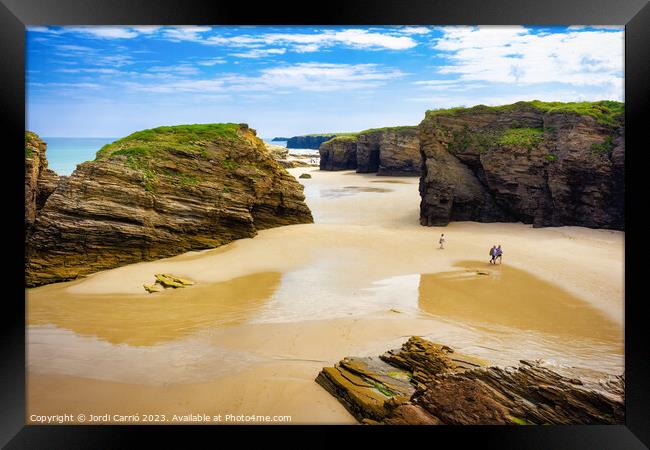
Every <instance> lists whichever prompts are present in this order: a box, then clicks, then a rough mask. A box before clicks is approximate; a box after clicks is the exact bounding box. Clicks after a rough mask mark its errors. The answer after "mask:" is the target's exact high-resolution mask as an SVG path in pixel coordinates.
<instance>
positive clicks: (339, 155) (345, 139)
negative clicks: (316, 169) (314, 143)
mask: <svg viewBox="0 0 650 450" xmlns="http://www.w3.org/2000/svg"><path fill="white" fill-rule="evenodd" d="M319 153H320V170H351V169H356V168H357V137H356V136H354V135H352V136H338V137H335V138H333V139H330V140H328V141H325V142H323V143H322V144H321V145H320V149H319Z"/></svg>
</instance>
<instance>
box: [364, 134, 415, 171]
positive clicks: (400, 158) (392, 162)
mask: <svg viewBox="0 0 650 450" xmlns="http://www.w3.org/2000/svg"><path fill="white" fill-rule="evenodd" d="M421 164H422V162H421V156H420V141H419V135H418V127H415V126H413V127H388V128H380V129H370V130H366V131H362V132H361V133H359V135H358V137H357V172H359V173H371V172H377V175H394V176H395V175H420V166H421Z"/></svg>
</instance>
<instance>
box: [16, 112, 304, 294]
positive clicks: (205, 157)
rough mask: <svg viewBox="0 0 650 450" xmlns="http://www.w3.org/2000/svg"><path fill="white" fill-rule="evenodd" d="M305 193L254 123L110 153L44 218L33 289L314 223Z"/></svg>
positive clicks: (75, 179) (154, 136) (113, 147)
mask: <svg viewBox="0 0 650 450" xmlns="http://www.w3.org/2000/svg"><path fill="white" fill-rule="evenodd" d="M312 221H313V219H312V216H311V212H310V211H309V208H308V207H307V205H306V204H305V203H304V195H303V193H302V186H301V185H300V184H299V183H298V182H297V181H296V180H295V178H294V177H292V176H291V175H290V174H289V173H287V172H286V170H285V169H284V168H282V167H281V166H280V165H279V164H278V163H277V162H276V161H274V159H273V157H272V156H271V154H270V153H269V152H268V151H267V150H266V148H265V146H264V143H263V142H262V141H261V140H260V139H258V138H257V137H256V134H255V130H252V129H250V128H249V127H248V126H247V125H246V124H239V125H237V124H208V125H184V126H173V127H160V128H155V129H151V130H143V131H139V132H136V133H133V134H131V135H129V136H127V137H125V138H123V139H120V140H117V141H115V142H113V143H111V144H108V145H106V146H104V147H103V148H102V149H101V150H100V151H98V152H97V157H96V159H95V160H94V161H91V162H86V163H83V164H80V165H79V166H78V167H77V169H76V170H75V171H74V173H73V174H72V175H70V176H69V177H67V178H66V179H63V180H62V181H61V182H60V183H59V184H58V186H57V187H56V189H55V190H54V192H53V193H52V194H51V195H50V197H49V199H48V201H47V203H46V204H45V207H43V209H42V210H41V211H40V213H39V214H37V216H36V220H35V222H34V227H33V228H34V231H33V233H32V235H31V236H30V238H29V240H28V242H27V263H26V284H27V285H28V286H36V285H40V284H46V283H51V282H57V281H64V280H69V279H73V278H77V277H79V276H83V275H86V274H90V273H92V272H96V271H98V270H102V269H108V268H112V267H117V266H121V265H125V264H130V263H134V262H138V261H146V260H153V259H158V258H163V257H168V256H173V255H177V254H179V253H183V252H186V251H189V250H200V249H206V248H212V247H217V246H220V245H223V244H225V243H228V242H230V241H232V240H234V239H239V238H245V237H252V236H254V235H255V234H256V232H257V230H261V229H265V228H271V227H276V226H281V225H289V224H296V223H309V222H312Z"/></svg>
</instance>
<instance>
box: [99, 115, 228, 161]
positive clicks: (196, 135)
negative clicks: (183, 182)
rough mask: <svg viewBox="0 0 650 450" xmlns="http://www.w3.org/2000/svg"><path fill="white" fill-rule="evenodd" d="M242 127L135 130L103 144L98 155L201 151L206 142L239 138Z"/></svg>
mask: <svg viewBox="0 0 650 450" xmlns="http://www.w3.org/2000/svg"><path fill="white" fill-rule="evenodd" d="M239 130H240V125H239V124H235V123H211V124H195V125H176V126H165V127H158V128H151V129H148V130H142V131H136V132H135V133H132V134H130V135H128V136H126V137H124V138H122V139H118V140H117V141H115V142H112V143H110V144H106V145H105V146H103V147H102V148H101V149H99V151H98V152H97V157H96V159H104V158H107V157H109V156H112V155H127V156H139V157H141V156H150V155H152V154H154V153H157V152H158V151H160V150H174V151H179V152H186V153H196V154H202V152H203V151H204V150H203V147H204V145H205V143H206V142H209V141H215V140H224V139H226V140H231V141H232V140H236V139H239V138H240V135H239Z"/></svg>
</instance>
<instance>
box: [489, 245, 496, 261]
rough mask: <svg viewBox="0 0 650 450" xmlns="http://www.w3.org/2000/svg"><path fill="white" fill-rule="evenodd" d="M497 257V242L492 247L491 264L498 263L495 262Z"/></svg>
mask: <svg viewBox="0 0 650 450" xmlns="http://www.w3.org/2000/svg"><path fill="white" fill-rule="evenodd" d="M496 257H497V246H496V244H495V245H493V246H492V248H491V249H490V264H496V263H495V262H494V258H496Z"/></svg>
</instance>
